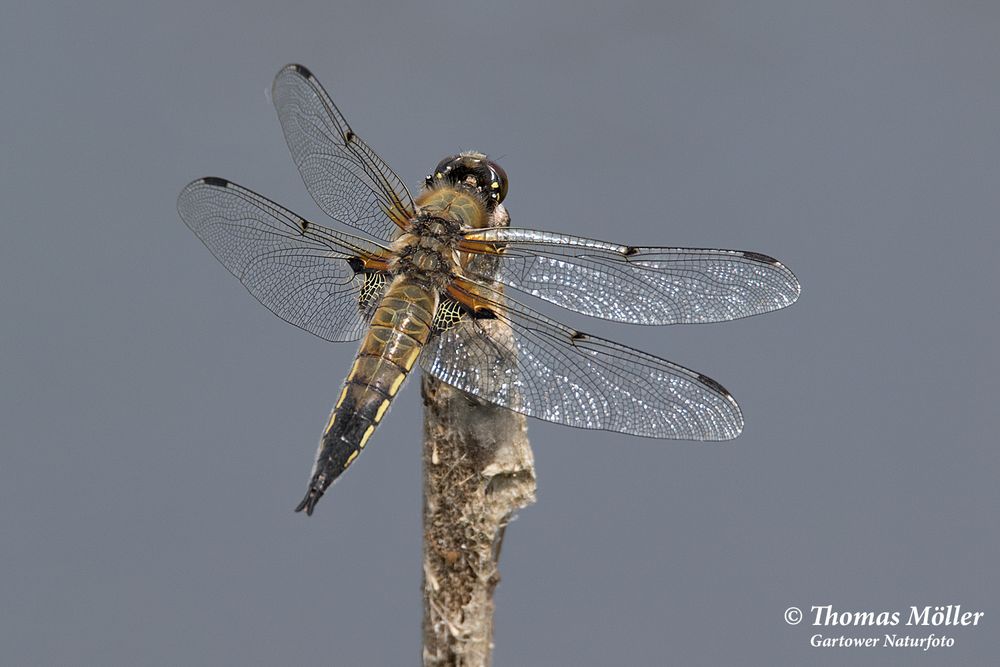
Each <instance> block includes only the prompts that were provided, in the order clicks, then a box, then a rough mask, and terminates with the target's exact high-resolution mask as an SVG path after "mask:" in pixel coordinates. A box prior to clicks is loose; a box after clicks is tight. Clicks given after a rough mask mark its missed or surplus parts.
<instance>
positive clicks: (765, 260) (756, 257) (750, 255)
mask: <svg viewBox="0 0 1000 667" xmlns="http://www.w3.org/2000/svg"><path fill="white" fill-rule="evenodd" d="M743 256H744V257H746V258H747V259H749V260H750V261H752V262H760V263H761V264H778V263H779V262H778V260H776V259H775V258H774V257H768V256H767V255H762V254H760V253H759V252H752V251H750V250H744V251H743Z"/></svg>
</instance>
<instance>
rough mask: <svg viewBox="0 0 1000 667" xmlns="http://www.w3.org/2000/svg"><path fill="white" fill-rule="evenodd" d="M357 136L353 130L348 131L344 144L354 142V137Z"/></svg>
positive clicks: (345, 133) (345, 134)
mask: <svg viewBox="0 0 1000 667" xmlns="http://www.w3.org/2000/svg"><path fill="white" fill-rule="evenodd" d="M356 136H357V135H356V134H354V131H353V130H348V131H347V132H344V142H345V143H348V144H349V143H351V142H352V141H354V137H356Z"/></svg>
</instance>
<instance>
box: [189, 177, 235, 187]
mask: <svg viewBox="0 0 1000 667" xmlns="http://www.w3.org/2000/svg"><path fill="white" fill-rule="evenodd" d="M194 183H203V184H205V185H211V186H212V187H215V188H227V187H229V185H230V183H232V181H229V180H226V179H225V178H219V177H218V176H205V177H203V178H199V179H198V180H196V181H195V182H194ZM194 183H192V185H194Z"/></svg>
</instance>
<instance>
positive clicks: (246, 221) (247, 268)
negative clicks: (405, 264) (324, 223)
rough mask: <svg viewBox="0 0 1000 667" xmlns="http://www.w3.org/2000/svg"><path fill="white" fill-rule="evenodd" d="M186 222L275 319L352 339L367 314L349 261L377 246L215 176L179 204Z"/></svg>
mask: <svg viewBox="0 0 1000 667" xmlns="http://www.w3.org/2000/svg"><path fill="white" fill-rule="evenodd" d="M177 210H178V211H179V212H180V215H181V218H182V219H183V220H184V223H185V224H186V225H187V226H188V227H190V228H191V231H193V232H194V233H195V234H196V235H197V236H198V238H200V239H201V240H202V242H203V243H204V244H205V245H206V246H207V247H208V249H209V250H211V251H212V254H213V255H215V256H216V257H217V258H218V260H219V261H220V262H222V263H223V265H225V267H226V268H227V269H229V271H230V272H231V273H232V274H233V275H234V276H236V277H237V278H239V280H240V282H241V283H243V285H244V286H245V287H246V288H247V290H249V292H250V293H251V294H252V295H253V296H254V297H255V298H256V299H257V300H258V301H260V302H261V303H262V304H264V305H265V306H267V308H268V309H270V310H271V312H273V313H274V314H275V315H277V316H278V317H280V318H281V319H283V320H285V321H287V322H290V323H291V324H294V325H295V326H297V327H301V328H302V329H305V330H306V331H308V332H310V333H313V334H316V335H317V336H319V337H320V338H325V339H326V340H331V341H345V340H357V339H358V338H360V337H361V335H362V333H363V332H364V330H365V327H366V326H367V323H368V319H369V314H368V313H366V312H362V308H361V307H360V306H359V299H360V297H361V287H362V284H363V278H362V277H361V275H359V274H357V273H356V272H355V270H354V269H353V268H352V266H351V264H349V263H348V261H347V260H348V259H350V258H352V257H371V256H378V255H379V254H380V253H381V252H382V249H381V248H380V247H379V246H377V245H376V244H374V243H372V242H370V241H367V240H365V239H361V238H358V237H355V236H353V235H351V234H345V233H342V232H337V231H334V230H332V229H327V228H325V227H321V226H319V225H316V224H313V223H310V222H308V221H306V220H305V219H303V218H301V217H299V216H297V215H295V214H294V213H292V212H291V211H288V210H286V209H284V208H282V207H281V206H279V205H277V204H275V203H274V202H272V201H270V200H268V199H266V198H265V197H262V196H260V195H258V194H257V193H255V192H251V191H250V190H247V189H246V188H243V187H241V186H239V185H236V184H235V183H232V182H230V181H226V180H224V179H221V178H201V179H198V180H197V181H194V182H193V183H191V184H190V185H188V186H187V187H186V188H184V190H183V191H182V192H181V194H180V197H178V199H177Z"/></svg>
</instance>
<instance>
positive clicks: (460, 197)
mask: <svg viewBox="0 0 1000 667" xmlns="http://www.w3.org/2000/svg"><path fill="white" fill-rule="evenodd" d="M271 97H272V100H273V102H274V105H275V108H276V109H277V112H278V120H279V121H280V124H281V128H282V131H283V132H284V136H285V139H286V141H287V143H288V147H289V149H290V151H291V154H292V158H293V160H294V162H295V164H296V166H297V167H298V170H299V173H300V174H301V176H302V180H303V181H304V182H305V186H306V189H307V190H308V191H309V193H310V195H312V198H313V199H314V200H315V201H316V204H317V205H318V206H319V208H320V209H321V210H322V211H323V212H324V213H325V214H326V215H327V216H329V217H330V218H331V219H332V220H334V221H336V222H337V223H339V224H340V226H341V227H345V228H350V229H351V230H352V231H346V229H332V228H330V227H326V226H324V225H321V224H318V223H316V222H313V221H310V220H307V219H305V218H303V217H302V216H299V215H297V214H295V213H293V212H291V211H289V210H288V209H286V208H284V207H282V206H279V205H278V204H276V203H274V202H273V201H271V200H269V199H267V198H265V197H263V196H261V195H259V194H257V193H255V192H253V191H251V190H249V189H247V188H244V187H242V186H240V185H237V184H236V183H233V182H232V181H229V180H227V179H223V178H218V177H206V178H200V179H198V180H196V181H194V182H192V183H190V184H189V185H188V186H187V187H185V188H184V190H183V191H182V192H181V194H180V197H179V198H178V202H177V208H178V211H179V213H180V217H181V218H182V219H183V221H184V222H185V223H186V224H187V226H188V227H189V228H190V229H191V230H192V231H193V232H194V233H195V234H196V235H197V236H198V238H199V239H201V241H202V242H203V243H204V244H205V245H206V246H207V247H208V249H209V250H210V251H211V252H212V253H213V254H214V255H215V256H216V258H218V259H219V261H220V262H222V264H223V265H224V266H225V267H226V268H227V269H228V270H229V271H230V272H231V273H232V274H233V275H235V276H236V277H237V278H238V279H239V280H240V282H241V283H242V284H243V285H244V286H245V287H246V289H247V290H248V291H249V292H250V294H252V295H253V296H254V297H255V298H256V299H257V300H258V301H260V302H261V303H262V304H263V305H264V306H266V307H267V308H268V309H270V310H271V311H272V312H273V313H275V314H276V315H277V316H278V317H280V318H282V319H283V320H285V321H287V322H289V323H291V324H293V325H295V326H297V327H300V328H302V329H304V330H305V331H308V332H310V333H312V334H315V335H316V336H319V337H320V338H323V339H325V340H328V341H357V340H361V345H360V349H359V350H358V353H357V356H356V357H355V361H354V364H353V366H352V367H351V370H350V372H349V373H348V374H347V377H346V380H345V381H344V384H343V387H342V389H341V390H340V394H339V397H338V398H337V401H336V403H335V405H334V407H333V410H332V411H331V413H330V415H329V418H328V419H327V422H326V425H325V427H324V428H323V433H322V436H321V438H320V442H319V447H318V449H317V452H316V456H315V461H314V464H313V467H312V471H311V473H310V479H309V486H308V490H307V492H306V495H305V497H304V498H303V499H302V502H301V503H299V505H298V507H296V511H305V512H306V513H307V514H308V515H312V513H313V510H314V509H315V507H316V503H317V502H318V501H319V499H320V498H321V497H322V496H323V495H324V493H326V491H327V489H328V488H329V486H330V485H331V484H332V483H333V482H334V481H335V480H336V479H337V478H338V477H339V476H340V475H341V474H342V473H343V472H344V471H345V470H346V469H347V468H348V467H350V465H351V464H352V463H353V462H354V461H355V460H356V459H357V457H358V455H359V454H360V452H361V451H362V450H363V449H364V448H365V445H366V444H367V443H368V440H369V438H370V437H371V436H372V433H373V432H374V431H375V428H376V427H377V426H378V424H379V423H380V422H381V420H382V418H383V417H384V416H385V414H386V411H387V410H388V409H389V405H390V403H391V402H392V400H393V398H394V397H395V396H396V394H397V392H398V391H399V389H400V387H401V386H402V384H403V381H404V380H405V379H406V377H407V375H408V374H409V373H410V371H411V370H412V369H413V368H414V367H415V366H416V365H419V367H420V368H421V369H422V370H423V371H424V372H425V373H428V374H430V375H432V376H434V377H436V378H439V379H440V380H442V381H443V382H445V383H447V384H449V385H452V386H454V387H457V388H458V389H460V390H462V391H464V392H466V393H468V394H471V395H472V396H474V397H477V398H479V399H481V400H483V401H485V402H487V403H492V404H495V405H499V406H503V407H505V408H508V409H510V410H514V411H516V412H519V413H522V414H525V415H528V416H530V417H536V418H538V419H542V420H546V421H550V422H556V423H559V424H565V425H568V426H574V427H580V428H586V429H604V430H608V431H615V432H619V433H626V434H632V435H636V436H645V437H650V438H666V439H685V440H708V441H711V440H729V439H732V438H735V437H736V436H738V435H739V434H740V432H741V431H742V429H743V415H742V413H741V411H740V408H739V405H738V404H737V403H736V401H735V400H734V399H733V397H732V395H731V394H730V393H729V392H728V391H727V390H726V389H725V388H724V387H723V386H722V385H721V384H719V383H718V382H716V381H715V380H712V379H711V378H709V377H707V376H705V375H702V374H701V373H697V372H695V371H692V370H689V369H687V368H684V367H682V366H679V365H677V364H675V363H672V362H670V361H667V360H665V359H661V358H659V357H656V356H653V355H651V354H648V353H645V352H641V351H639V350H636V349H633V348H630V347H627V346H625V345H622V344H619V343H616V342H612V341H610V340H605V339H603V338H599V337H597V336H592V335H590V334H587V333H584V332H582V331H579V330H577V329H575V328H572V327H569V326H566V325H565V324H561V323H560V322H558V321H557V320H555V319H552V318H550V317H548V316H547V315H545V314H543V313H541V312H539V311H537V310H535V309H534V308H532V307H530V306H529V305H527V304H526V303H524V298H523V297H531V298H534V299H541V300H543V301H547V302H550V303H552V304H554V305H556V306H559V307H561V308H564V309H567V310H570V311H575V312H577V313H582V314H584V315H588V316H592V317H596V318H603V319H607V320H612V321H616V322H626V323H635V324H644V325H668V324H689V323H706V322H720V321H726V320H735V319H739V318H743V317H748V316H751V315H757V314H760V313H765V312H768V311H772V310H777V309H779V308H784V307H785V306H788V305H790V304H792V303H793V302H794V301H795V300H796V299H797V298H798V296H799V292H800V286H799V282H798V280H797V279H796V277H795V275H794V274H793V273H792V272H791V271H790V270H789V269H788V268H786V267H785V266H784V265H783V264H781V263H780V262H778V261H777V260H775V259H773V258H771V257H768V256H767V255H763V254H760V253H756V252H749V251H740V250H717V249H707V248H668V247H645V246H633V245H623V244H619V243H610V242H606V241H598V240H594V239H588V238H582V237H578V236H573V235H571V234H564V233H559V232H548V231H540V230H535V229H526V228H516V227H511V226H510V215H509V213H508V212H507V210H506V207H505V206H504V204H503V201H504V199H505V197H506V196H507V188H508V178H507V174H506V172H505V171H504V170H503V168H502V167H500V165H499V164H497V162H496V161H494V160H493V159H491V158H489V157H488V156H487V155H485V154H483V153H479V152H475V151H468V152H462V153H458V154H456V155H451V156H448V157H446V158H444V159H443V160H441V161H440V162H439V163H438V164H437V166H436V167H435V169H434V170H433V172H432V173H431V174H430V175H428V176H427V177H426V178H425V179H424V181H423V184H422V187H421V188H420V190H419V192H418V194H417V196H416V197H413V196H412V195H411V194H410V191H409V190H408V189H407V188H406V186H405V185H404V183H403V181H402V180H401V179H400V178H399V176H397V175H396V173H395V172H394V171H393V170H392V169H391V168H390V167H389V166H388V165H387V164H386V163H385V162H384V161H383V160H382V159H381V158H380V157H379V156H378V155H377V154H376V153H375V151H374V150H372V149H371V148H370V147H369V146H368V144H366V143H365V142H364V141H362V139H361V138H360V137H359V136H358V135H357V134H356V133H355V132H354V130H352V129H351V127H350V125H348V123H347V121H346V120H345V118H344V116H343V115H342V114H341V112H340V110H339V109H338V108H337V107H336V106H335V105H334V103H333V101H332V100H331V99H330V96H329V95H328V94H327V92H326V91H325V90H324V89H323V87H322V86H321V85H320V83H319V81H318V80H317V79H316V77H315V76H314V75H313V74H312V73H311V72H310V71H309V70H308V69H306V68H305V67H303V66H302V65H297V64H292V65H288V66H286V67H284V68H282V69H281V71H280V72H278V74H277V76H276V77H275V80H274V84H273V86H272V88H271Z"/></svg>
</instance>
